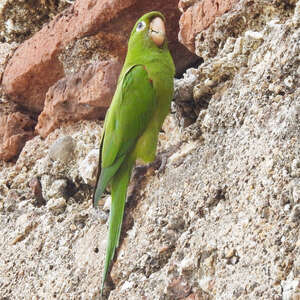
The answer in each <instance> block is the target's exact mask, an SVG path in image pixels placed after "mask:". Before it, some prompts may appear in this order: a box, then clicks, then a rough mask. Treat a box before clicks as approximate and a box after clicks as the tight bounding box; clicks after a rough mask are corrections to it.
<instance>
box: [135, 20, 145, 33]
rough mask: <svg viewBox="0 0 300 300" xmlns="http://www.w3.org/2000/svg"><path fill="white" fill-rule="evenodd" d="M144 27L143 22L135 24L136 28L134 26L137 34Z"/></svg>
mask: <svg viewBox="0 0 300 300" xmlns="http://www.w3.org/2000/svg"><path fill="white" fill-rule="evenodd" d="M145 27H146V23H145V22H144V21H141V22H139V23H138V24H137V26H136V31H137V32H138V31H141V30H143V29H144V28H145Z"/></svg>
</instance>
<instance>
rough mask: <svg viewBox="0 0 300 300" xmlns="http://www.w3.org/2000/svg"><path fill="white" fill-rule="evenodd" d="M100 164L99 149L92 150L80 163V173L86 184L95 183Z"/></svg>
mask: <svg viewBox="0 0 300 300" xmlns="http://www.w3.org/2000/svg"><path fill="white" fill-rule="evenodd" d="M98 164H99V149H93V150H91V151H90V152H89V153H88V155H87V156H86V158H85V159H84V160H83V161H82V162H81V163H80V165H79V173H80V175H81V177H82V179H83V181H84V182H85V183H86V184H91V185H95V183H96V179H97V170H98Z"/></svg>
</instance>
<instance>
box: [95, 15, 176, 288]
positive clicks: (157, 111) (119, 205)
mask: <svg viewBox="0 0 300 300" xmlns="http://www.w3.org/2000/svg"><path fill="white" fill-rule="evenodd" d="M155 17H160V18H161V19H163V20H165V19H164V17H163V15H162V14H161V13H159V12H151V13H148V14H146V15H144V16H142V17H141V18H140V19H139V20H138V21H137V23H136V25H135V26H134V28H133V30H132V32H131V36H130V39H129V42H128V52H127V56H126V60H125V63H124V66H123V69H122V71H121V74H120V77H119V81H118V85H117V88H116V92H115V95H114V97H113V100H112V103H111V106H110V108H109V110H108V112H107V114H106V117H105V123H104V131H103V134H102V139H101V146H100V154H99V156H100V159H99V164H100V165H99V171H98V175H97V185H96V189H95V192H94V197H93V203H94V206H97V204H98V201H99V199H100V197H101V195H102V194H103V192H104V190H105V189H106V187H107V186H108V185H110V187H111V196H112V202H111V210H110V217H109V232H108V242H107V249H106V258H105V264H104V272H103V278H102V290H103V286H104V283H105V280H106V277H107V273H108V270H109V266H110V262H111V261H112V260H113V257H114V253H115V249H116V247H118V244H119V238H120V232H121V226H122V220H123V214H124V207H125V202H126V193H127V187H128V184H129V180H130V176H131V172H132V168H133V167H134V164H135V161H136V159H138V158H139V159H142V160H143V161H144V162H151V161H153V160H154V159H155V153H156V148H157V140H158V134H159V131H160V129H161V126H162V124H163V121H164V119H165V117H166V115H167V114H168V112H169V110H170V104H171V99H172V95H173V77H174V73H175V67H174V63H173V60H172V57H171V55H170V52H169V50H168V47H167V41H165V42H164V43H163V45H162V46H161V47H158V46H157V45H156V44H155V43H154V42H153V41H152V39H151V38H150V37H149V24H150V22H151V20H152V19H153V18H155ZM140 22H144V25H145V27H144V28H143V29H142V30H137V26H138V24H139V23H140Z"/></svg>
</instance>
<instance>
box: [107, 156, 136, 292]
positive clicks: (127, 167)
mask: <svg viewBox="0 0 300 300" xmlns="http://www.w3.org/2000/svg"><path fill="white" fill-rule="evenodd" d="M133 164H134V160H132V159H126V160H125V161H124V162H123V164H122V165H121V167H120V169H119V170H118V171H117V173H116V174H115V175H114V177H113V178H112V182H111V196H112V200H111V208H110V215H109V232H108V242H107V248H106V258H105V263H104V271H103V278H102V287H101V294H102V291H103V287H104V283H105V280H106V277H107V273H108V269H109V265H110V262H111V261H112V260H113V258H114V254H115V250H116V248H117V247H118V245H119V239H120V233H121V227H122V221H123V215H124V207H125V201H126V194H127V187H128V183H129V180H130V176H131V171H132V168H133Z"/></svg>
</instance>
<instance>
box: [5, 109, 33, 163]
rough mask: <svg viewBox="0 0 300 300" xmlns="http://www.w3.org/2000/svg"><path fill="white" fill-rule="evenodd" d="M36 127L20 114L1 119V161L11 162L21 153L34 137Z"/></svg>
mask: <svg viewBox="0 0 300 300" xmlns="http://www.w3.org/2000/svg"><path fill="white" fill-rule="evenodd" d="M34 125H35V123H34V122H33V121H32V120H31V119H30V118H29V117H28V116H27V115H24V114H22V113H20V112H15V113H10V114H9V115H4V116H2V117H1V118H0V160H10V159H12V158H14V157H15V156H16V155H18V154H19V153H20V151H21V150H22V147H23V146H24V145H25V142H26V141H28V140H29V139H31V138H32V137H33V127H34Z"/></svg>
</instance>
